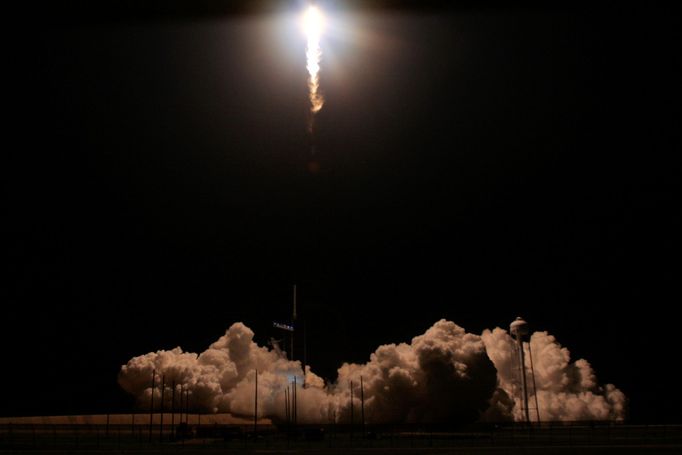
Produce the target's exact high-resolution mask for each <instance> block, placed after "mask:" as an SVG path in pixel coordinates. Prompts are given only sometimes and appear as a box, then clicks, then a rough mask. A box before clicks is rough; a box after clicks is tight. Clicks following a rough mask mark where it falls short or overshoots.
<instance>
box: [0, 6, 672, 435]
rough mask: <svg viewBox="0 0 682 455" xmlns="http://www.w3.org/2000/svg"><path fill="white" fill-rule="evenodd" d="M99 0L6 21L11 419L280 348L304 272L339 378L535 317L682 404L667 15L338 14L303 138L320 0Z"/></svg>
mask: <svg viewBox="0 0 682 455" xmlns="http://www.w3.org/2000/svg"><path fill="white" fill-rule="evenodd" d="M90 3H92V2H85V1H82V2H79V1H70V2H68V1H63V2H54V3H51V4H50V6H49V7H46V8H44V9H41V8H40V7H39V6H37V4H33V3H32V5H33V9H32V10H31V11H22V12H21V13H20V14H18V15H17V16H15V19H14V20H10V19H6V20H7V21H9V22H13V23H12V24H7V26H8V30H10V33H11V35H12V36H11V37H10V39H9V42H8V43H7V44H8V45H9V46H10V47H12V48H13V49H12V52H11V54H10V57H7V58H6V64H7V65H6V69H5V71H6V72H7V73H9V75H10V76H11V80H12V81H11V82H9V83H6V84H5V92H4V98H5V99H6V102H5V103H4V105H5V113H6V115H7V116H8V117H9V118H8V119H7V118H6V120H5V121H4V124H5V128H4V130H5V134H4V141H3V142H4V146H3V150H4V153H3V155H4V156H5V160H4V161H5V162H6V165H5V166H3V167H4V172H3V174H4V180H5V182H4V183H5V184H4V187H5V191H4V193H5V198H3V199H4V200H5V203H4V204H3V207H4V210H3V211H4V213H5V217H4V219H5V221H4V223H3V224H4V226H5V228H6V234H5V235H4V236H3V237H4V239H5V247H4V248H3V249H4V251H5V254H4V255H3V257H4V261H5V265H6V269H7V270H8V273H5V274H4V275H5V279H6V280H7V281H6V282H5V284H4V285H3V286H2V288H3V298H2V300H3V312H2V330H1V332H2V333H1V335H0V336H1V337H2V339H1V340H0V341H1V342H2V347H3V354H2V357H3V368H2V374H1V375H0V378H1V379H0V390H2V391H3V397H2V398H0V413H1V414H2V415H35V414H38V415H48V414H63V413H95V412H96V413H103V412H125V411H129V410H130V409H131V408H132V399H131V398H130V397H128V396H127V395H126V394H125V393H124V392H123V391H122V390H120V388H119V386H118V385H117V382H116V378H117V373H118V370H119V368H120V366H121V365H122V364H124V363H126V362H127V361H128V359H130V358H131V357H133V356H135V355H140V354H144V353H147V352H150V351H155V350H157V349H170V348H173V347H175V346H178V345H179V346H181V347H182V348H183V349H186V350H190V351H195V352H199V351H202V350H204V349H205V348H206V347H208V344H210V343H211V342H212V341H214V340H216V339H217V338H218V337H219V336H221V335H222V334H223V333H224V331H225V330H226V329H227V328H228V327H229V326H230V325H231V324H232V323H233V322H236V321H243V322H244V323H245V324H246V325H248V326H249V327H251V328H252V329H253V330H254V331H255V333H256V341H258V342H259V344H265V343H266V342H267V340H268V338H269V337H270V336H272V335H275V334H276V332H274V331H273V329H272V328H271V322H272V321H273V320H286V319H287V318H288V317H289V313H290V311H291V294H292V292H291V291H292V289H291V287H292V284H293V283H297V285H298V291H299V292H298V294H299V314H300V317H301V319H304V320H305V321H306V326H307V331H308V335H307V338H308V358H309V363H310V364H311V366H312V368H313V370H314V371H317V372H318V374H320V375H321V376H323V377H325V378H328V379H334V378H335V376H336V373H335V372H336V368H337V367H338V366H340V364H341V363H342V362H343V361H356V362H360V361H366V360H367V358H368V356H369V354H370V353H371V352H373V351H374V350H375V349H376V347H377V346H378V345H379V344H382V343H389V342H402V341H409V340H410V339H411V338H412V337H413V336H415V335H418V334H421V333H423V332H424V330H426V329H427V328H428V327H430V326H431V325H432V324H433V323H434V322H435V321H437V320H438V319H440V318H446V319H449V320H452V321H454V322H456V323H457V324H459V325H461V326H463V327H464V328H466V329H467V330H469V331H472V332H476V333H480V332H481V330H483V329H484V328H493V327H495V326H501V327H504V328H507V327H508V324H509V322H510V321H512V320H513V319H514V318H515V317H516V316H518V315H522V316H524V318H525V319H526V320H528V322H529V323H530V324H531V326H532V328H533V329H535V330H547V331H549V332H550V333H551V334H553V335H555V336H556V337H557V339H558V341H559V342H560V343H562V344H563V345H564V346H566V347H568V349H569V350H570V351H571V353H572V356H573V358H574V359H577V358H579V357H584V358H586V359H587V360H589V361H590V362H591V363H592V365H593V366H594V368H595V370H596V372H597V375H598V379H599V382H600V383H607V382H610V383H614V384H615V385H616V386H617V387H619V388H620V389H622V390H623V392H624V393H625V394H626V395H627V396H628V397H629V399H630V410H631V419H632V420H633V421H644V422H655V421H677V422H679V421H680V417H679V416H680V415H682V413H681V412H680V411H679V410H680V408H681V407H682V400H681V399H680V394H679V391H678V389H679V382H678V379H677V378H678V375H677V373H675V372H674V371H676V369H677V367H678V365H679V347H680V345H681V344H680V335H679V333H678V332H679V329H678V325H679V323H678V321H677V320H676V316H675V309H676V307H677V306H679V302H681V301H682V298H681V296H680V266H679V260H680V259H679V258H680V253H681V251H680V232H682V227H681V226H680V224H681V223H680V204H679V198H678V197H677V194H676V192H677V190H678V189H679V168H678V167H676V166H675V165H674V158H675V155H677V153H679V151H680V142H681V141H680V126H679V125H680V105H681V103H680V101H681V100H680V88H679V80H678V79H679V78H680V74H679V47H678V45H677V42H676V33H677V32H676V31H675V28H676V27H678V26H679V20H678V19H676V17H675V15H674V14H672V13H671V11H667V10H666V9H665V8H663V7H655V6H651V4H649V3H647V6H646V7H645V6H643V5H644V3H642V5H640V7H629V8H625V7H623V6H621V5H620V4H618V6H614V7H613V9H609V8H606V7H600V8H595V7H592V6H588V4H589V3H588V2H577V3H570V4H566V5H563V6H560V7H553V8H547V7H538V6H536V5H531V4H526V5H524V6H523V7H513V8H512V7H508V6H504V3H505V2H500V4H497V3H495V2H480V3H478V2H464V3H461V4H459V6H456V7H453V6H444V5H448V4H449V3H451V2H443V3H442V4H439V3H438V2H417V1H415V2H407V1H401V2H387V1H386V2H381V1H368V2H358V1H354V2H352V1H349V2H342V1H341V0H337V1H335V2H332V1H331V0H329V1H326V2H320V3H321V4H322V6H323V8H325V11H326V12H327V14H328V15H329V16H330V21H332V22H333V23H334V24H335V25H336V28H335V29H334V30H333V31H334V33H332V30H330V32H329V34H327V35H326V36H325V39H324V41H323V44H322V46H323V52H324V55H323V60H322V71H321V73H320V76H321V90H322V92H323V94H324V96H325V99H326V103H325V106H324V108H323V110H322V111H321V112H320V114H319V116H318V118H317V121H316V131H315V136H314V138H311V136H310V135H309V133H308V130H307V124H308V112H307V109H308V100H307V87H306V77H307V74H306V71H305V41H304V37H303V36H302V35H301V33H300V31H299V29H298V28H297V23H295V22H292V21H294V20H295V18H296V17H297V15H298V14H299V12H300V11H301V9H302V4H301V2H297V1H290V2H242V3H239V2H225V3H224V4H223V3H220V2H207V1H200V2H179V1H177V2H175V1H169V2H153V1H140V2H115V1H113V0H112V1H109V0H105V1H102V2H97V3H96V4H97V6H96V7H94V6H92V5H91V4H90ZM361 3H362V5H363V6H362V7H360V4H361ZM188 4H192V5H193V6H189V5H188ZM247 5H248V6H247ZM417 6H418V7H417ZM313 150H314V151H313ZM7 160H9V161H7Z"/></svg>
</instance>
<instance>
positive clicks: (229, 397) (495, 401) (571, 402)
mask: <svg viewBox="0 0 682 455" xmlns="http://www.w3.org/2000/svg"><path fill="white" fill-rule="evenodd" d="M253 336H254V333H253V331H251V329H249V328H248V327H246V326H245V325H244V324H242V323H235V324H233V325H232V326H231V327H230V328H229V329H228V330H227V331H226V333H225V335H223V336H222V337H220V338H219V339H218V340H217V341H216V342H215V343H213V344H211V345H210V346H209V348H208V349H207V350H206V351H204V352H202V353H201V354H194V353H187V352H183V351H182V349H181V348H179V347H177V348H175V349H172V350H169V351H165V350H160V351H157V352H152V353H148V354H145V355H141V356H138V357H134V358H132V359H131V360H130V361H128V363H127V364H126V365H123V366H122V367H121V371H120V373H119V384H120V385H121V386H122V387H123V389H124V390H126V391H127V392H129V393H131V394H132V395H134V396H136V397H137V398H138V402H139V404H140V406H143V407H144V406H149V402H150V396H151V393H152V388H151V377H152V371H156V374H157V380H156V388H155V389H154V393H155V396H154V400H155V403H156V407H158V404H159V403H160V398H161V392H160V388H159V385H160V384H159V383H160V378H161V376H162V375H163V377H164V380H165V384H166V387H167V389H166V395H165V397H166V398H165V403H166V404H165V408H166V409H169V407H170V395H171V394H170V390H171V385H172V384H173V382H174V383H175V386H176V390H177V391H179V390H180V388H181V387H183V388H184V389H185V390H188V391H189V395H190V405H191V407H192V408H193V409H195V410H202V411H204V412H226V413H231V414H233V415H235V416H244V417H246V416H253V410H254V391H255V370H258V413H259V416H262V417H269V418H271V419H272V420H273V421H282V420H284V418H285V389H286V388H287V387H291V385H292V383H293V381H294V378H296V382H297V384H298V385H299V387H298V388H297V394H296V395H297V414H298V421H299V422H322V423H324V422H330V421H336V422H349V421H350V408H351V406H350V397H351V391H350V382H351V381H352V382H353V406H354V408H355V421H356V422H357V421H359V412H360V411H359V410H360V392H361V391H360V379H361V377H362V381H363V392H364V398H365V418H366V421H367V422H369V423H383V422H447V421H451V422H472V421H475V420H478V419H481V418H483V419H493V420H501V419H511V418H515V419H520V418H521V413H520V410H519V404H518V403H515V402H514V400H513V399H512V398H510V397H511V396H512V394H511V383H512V377H511V373H509V374H508V373H507V371H508V370H509V367H510V366H511V356H512V355H513V353H514V351H513V347H514V346H513V341H512V339H511V338H510V337H509V335H508V334H507V333H506V332H505V331H504V330H502V329H499V328H498V329H494V330H493V331H488V330H486V331H485V332H484V333H483V335H482V336H478V335H475V334H471V333H467V332H466V331H465V330H464V329H463V328H461V327H459V326H458V325H456V324H455V323H453V322H450V321H446V320H440V321H438V322H436V323H435V324H434V325H433V326H432V327H431V328H429V329H428V330H427V331H426V332H425V333H424V334H422V335H419V336H417V337H414V338H413V339H412V341H411V342H410V343H400V344H388V345H383V346H380V347H379V348H378V349H377V350H376V351H375V352H374V353H372V354H371V355H370V359H369V361H368V362H367V363H364V364H354V363H344V364H343V365H342V366H341V367H340V368H339V370H338V378H337V381H336V382H335V383H332V384H325V383H324V381H323V380H322V379H321V378H320V377H318V376H317V375H315V374H314V373H313V372H312V371H311V370H310V367H306V374H305V376H304V375H303V370H302V366H301V363H300V362H299V361H289V360H287V359H285V358H283V357H282V356H280V355H279V354H278V353H276V352H275V351H271V350H269V349H268V348H266V347H261V346H258V345H257V344H256V343H255V342H254V341H253ZM531 343H532V350H533V359H534V361H535V365H534V366H535V374H536V380H537V387H538V400H539V402H540V411H541V416H542V418H543V420H575V419H622V418H623V416H624V413H625V397H624V395H623V394H622V392H620V391H619V390H618V389H616V388H615V387H614V386H612V385H610V384H609V385H607V386H605V387H603V388H602V387H599V386H598V385H597V383H596V379H595V375H594V372H593V371H592V368H591V367H590V365H589V363H587V362H586V361H584V360H579V361H577V362H575V363H572V364H571V363H569V362H570V356H569V353H568V351H567V350H566V349H565V348H562V347H561V346H560V345H559V344H558V343H556V341H555V340H554V337H551V336H550V335H548V334H546V333H544V332H539V333H535V334H534V335H533V337H532V338H531ZM304 377H305V384H306V387H305V388H303V387H301V385H302V384H303V381H304ZM176 393H177V392H176ZM176 396H179V395H176ZM177 400H178V401H177V402H179V399H177Z"/></svg>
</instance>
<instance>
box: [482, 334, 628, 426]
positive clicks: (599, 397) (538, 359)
mask: <svg viewBox="0 0 682 455" xmlns="http://www.w3.org/2000/svg"><path fill="white" fill-rule="evenodd" d="M481 337H482V339H483V342H484V343H485V345H486V349H487V351H488V355H489V356H490V359H491V360H492V361H493V363H494V364H495V368H496V369H497V377H498V387H499V390H498V391H497V393H496V396H495V397H494V399H493V401H492V410H491V411H490V413H491V418H494V417H495V416H498V415H510V414H511V416H512V417H513V418H514V420H523V418H524V417H523V414H522V408H521V403H520V398H519V397H518V395H519V394H518V393H517V394H514V393H513V388H514V382H515V380H516V381H517V382H518V379H517V378H516V372H517V368H518V363H517V362H515V358H514V356H516V355H517V351H516V346H515V342H514V340H513V339H512V338H511V336H510V335H509V334H508V333H507V332H506V331H505V330H502V329H500V328H495V329H493V330H492V331H491V330H485V331H484V332H483V334H482V335H481ZM524 353H525V356H526V359H530V356H531V353H532V361H533V369H534V372H535V385H536V386H537V400H538V407H539V413H540V419H541V420H544V421H558V420H562V421H571V420H623V419H624V418H625V413H626V398H625V395H624V394H623V392H621V391H620V390H618V389H617V388H616V387H615V386H614V385H612V384H607V385H606V386H604V387H601V386H599V384H598V383H597V379H596V375H595V373H594V370H593V369H592V366H591V365H590V364H589V362H587V360H584V359H579V360H577V361H575V362H573V363H571V355H570V352H569V351H568V349H566V348H565V347H562V346H561V345H560V344H559V343H558V342H557V341H556V339H555V338H554V337H553V336H552V335H549V334H548V333H547V332H535V333H533V334H532V336H531V337H530V349H529V347H528V344H526V345H525V349H524ZM527 363H530V362H527ZM528 367H529V365H527V368H528ZM528 372H530V370H529V369H528ZM528 377H529V378H530V374H528ZM516 387H518V385H517V386H516ZM530 387H531V389H532V385H531V386H530ZM515 395H516V396H515ZM511 397H513V398H511ZM531 407H533V408H534V407H535V405H534V400H531ZM535 418H537V414H535V409H532V410H531V419H532V420H534V419H535Z"/></svg>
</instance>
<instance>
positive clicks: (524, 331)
mask: <svg viewBox="0 0 682 455" xmlns="http://www.w3.org/2000/svg"><path fill="white" fill-rule="evenodd" d="M509 332H510V333H511V335H512V336H513V337H515V338H516V337H517V336H520V337H522V338H523V337H525V336H526V335H528V323H527V322H526V321H524V320H523V318H521V317H518V318H516V320H515V321H514V322H512V323H511V324H509Z"/></svg>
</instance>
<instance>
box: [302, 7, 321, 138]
mask: <svg viewBox="0 0 682 455" xmlns="http://www.w3.org/2000/svg"><path fill="white" fill-rule="evenodd" d="M323 28H324V17H323V16H322V12H321V11H320V10H319V8H317V6H315V5H310V6H309V7H308V9H307V10H306V12H305V14H304V16H303V30H304V32H305V35H306V38H307V46H306V68H307V69H308V91H309V98H310V131H311V132H312V130H313V122H314V118H315V114H317V113H318V112H319V111H320V109H322V106H323V105H324V98H323V97H322V94H320V78H319V73H320V60H321V58H322V49H321V48H320V38H321V36H322V30H323Z"/></svg>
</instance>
